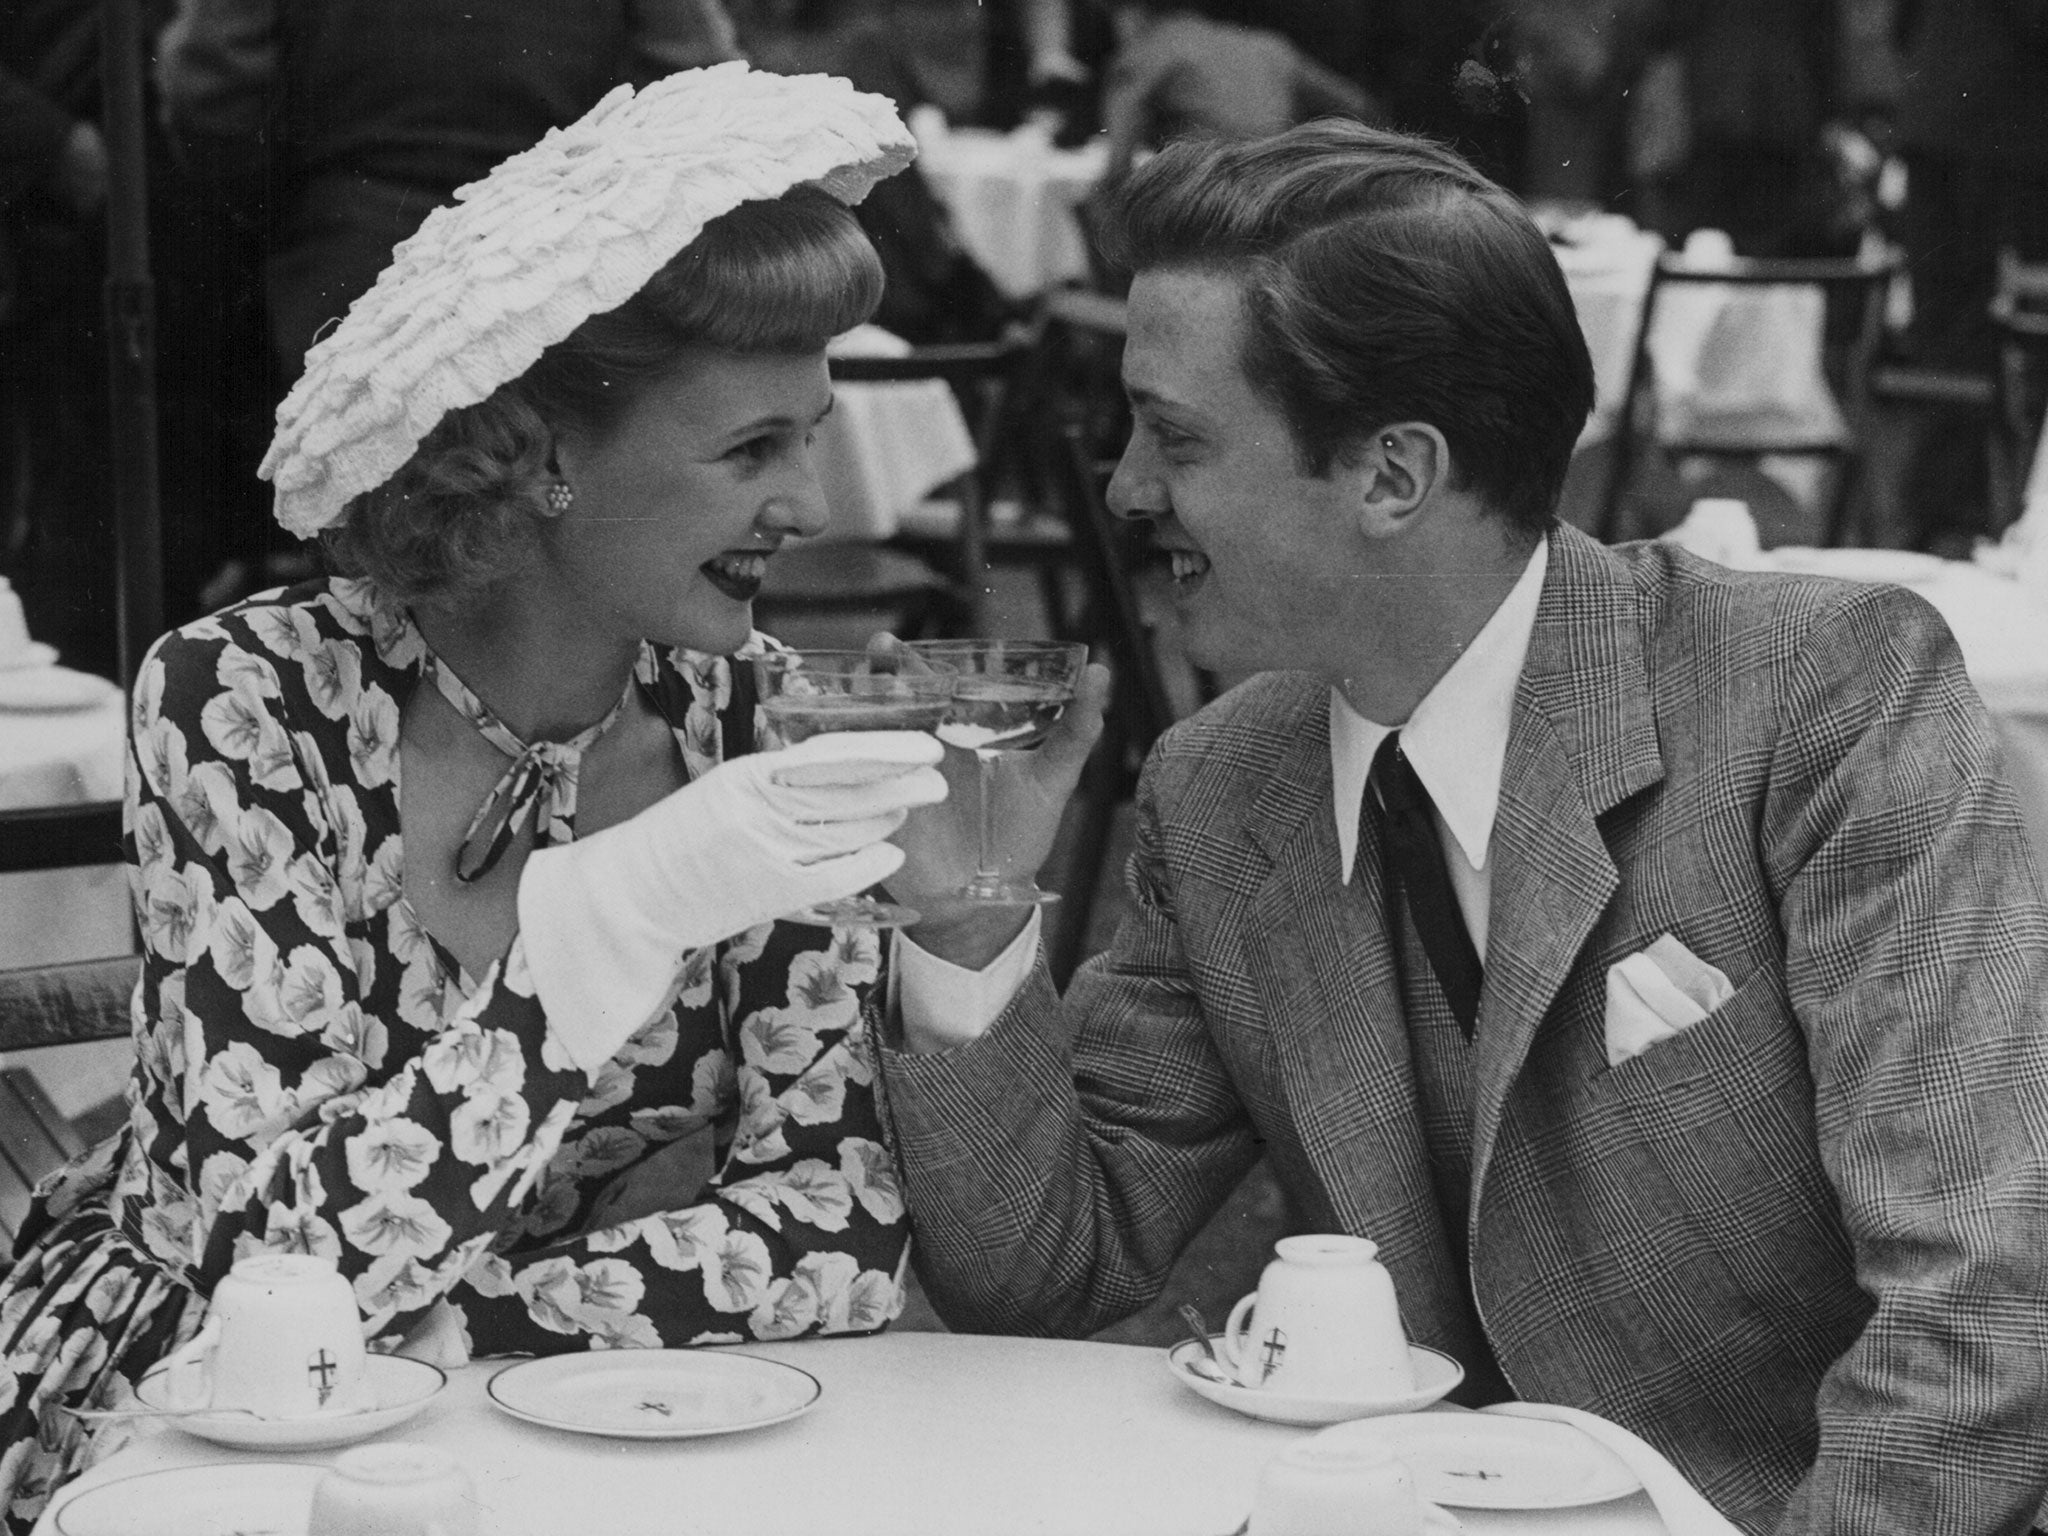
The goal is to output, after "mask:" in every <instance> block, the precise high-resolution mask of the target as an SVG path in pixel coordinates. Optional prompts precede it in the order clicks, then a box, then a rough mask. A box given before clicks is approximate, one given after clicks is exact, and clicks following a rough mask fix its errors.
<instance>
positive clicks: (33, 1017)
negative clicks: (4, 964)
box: [0, 955, 142, 1268]
mask: <svg viewBox="0 0 2048 1536" xmlns="http://www.w3.org/2000/svg"><path fill="white" fill-rule="evenodd" d="M141 968H142V962H141V960H140V959H139V958H137V957H136V956H133V955H125V956H122V957H120V958H118V959H112V960H86V961H80V962H76V963H74V964H70V965H50V966H39V967H35V968H33V969H27V970H13V971H0V1268H4V1267H5V1266H4V1255H5V1253H6V1251H7V1250H8V1249H9V1248H11V1247H12V1246H13V1242H14V1234H15V1233H16V1232H17V1231H18V1230H19V1229H20V1226H21V1222H22V1219H23V1217H25V1216H26V1215H27V1213H28V1206H29V1197H30V1195H31V1193H32V1192H33V1191H34V1189H35V1186H36V1182H37V1181H38V1180H39V1179H41V1178H42V1177H43V1176H44V1175H45V1174H47V1173H49V1172H51V1171H52V1170H53V1169H55V1168H58V1167H61V1166H62V1165H63V1164H64V1163H65V1162H67V1161H68V1160H70V1159H71V1158H74V1157H76V1156H77V1155H78V1154H79V1153H81V1152H83V1151H84V1150H85V1149H86V1147H87V1146H88V1145H90V1144H91V1143H92V1142H94V1141H97V1140H98V1139H99V1138H100V1137H101V1136H103V1135H105V1134H107V1133H108V1132H109V1131H111V1130H113V1129H114V1128H115V1127H116V1126H117V1125H118V1124H119V1123H120V1120H121V1118H122V1111H121V1105H120V1101H119V1100H118V1099H117V1100H114V1101H111V1102H110V1103H107V1104H102V1105H96V1106H93V1107H92V1108H90V1109H88V1110H86V1111H85V1112H84V1113H83V1114H81V1115H78V1116H76V1117H72V1116H67V1115H65V1114H63V1113H62V1112H61V1111H60V1110H59V1109H58V1108H57V1106H56V1105H55V1104H53V1103H52V1102H51V1100H50V1097H49V1095H48V1094H47V1093H46V1092H45V1091H44V1088H43V1084H42V1082H41V1081H40V1080H39V1079H38V1077H37V1075H36V1073H35V1072H34V1071H33V1070H32V1069H31V1068H30V1067H29V1066H28V1065H27V1064H26V1063H24V1062H21V1061H18V1060H15V1061H7V1060H4V1057H5V1055H6V1054H7V1053H12V1052H15V1051H31V1050H33V1051H45V1050H49V1049H52V1048H57V1047H72V1046H79V1045H85V1044H88V1043H90V1042H93V1041H101V1040H117V1039H125V1038H126V1037H127V1036H128V1033H129V1013H130V1008H131V1005H132V1001H133V998H134V995H135V984H136V981H137V978H138V977H139V976H140V974H141Z"/></svg>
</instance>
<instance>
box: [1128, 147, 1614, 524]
mask: <svg viewBox="0 0 2048 1536" xmlns="http://www.w3.org/2000/svg"><path fill="white" fill-rule="evenodd" d="M1104 237H1105V246H1106V247H1107V250H1108V253H1109V255H1110V256H1111V258H1112V259H1113V260H1114V261H1115V262H1116V263H1117V264H1118V265H1119V266H1121V267H1123V268H1124V269H1125V270H1127V271H1131V272H1134V273H1135V272H1142V271H1145V270H1146V269H1148V268H1168V269H1178V270H1185V271H1195V272H1204V273H1210V274H1214V275H1217V276H1220V277H1224V278H1226V279H1228V280H1229V281H1231V282H1233V283H1234V284H1235V285H1236V286H1237V289H1238V291H1239V293H1240V294H1241V296H1242V300H1243V306H1244V307H1243V328H1242V329H1243V343H1242V353H1241V358H1240V361H1241V364H1242V366H1243V368H1244V372H1245V377H1246V378H1247V379H1248V380H1249V381H1250V383H1251V385H1252V387H1253V388H1254V389H1255V390H1257V391H1258V392H1259V393H1260V394H1261V395H1263V396H1264V397H1265V398H1266V399H1268V400H1270V401H1271V402H1272V403H1273V404H1274V406H1275V407H1276V408H1277V409H1278V410H1279V411H1280V412H1281V414H1282V415H1283V416H1284V417H1285V418H1286V420H1287V422H1288V424H1289V426H1290V427H1291V428H1292V430H1293V433H1294V439H1295V445H1296V447H1297V449H1298V450H1299V451H1300V454H1301V458H1302V462H1303V465H1304V467H1305V468H1306V469H1307V470H1308V471H1309V472H1310V473H1312V474H1317V475H1322V474H1327V473H1328V472H1329V470H1330V467H1331V466H1332V465H1333V464H1334V463H1337V462H1339V461H1343V460H1347V459H1350V458H1352V457H1353V456H1355V455H1356V454H1358V453H1359V452H1361V451H1362V450H1363V449H1364V447H1365V445H1367V444H1368V443H1370V442H1371V441H1372V439H1373V438H1374V436H1376V435H1377V434H1378V432H1379V431H1380V429H1381V428H1383V427H1385V426H1388V425H1390V424H1392V423H1394V422H1398V421H1426V422H1429V423H1431V424H1432V425H1434V426H1435V427H1436V428H1437V429H1438V430H1439V431H1441V432H1442V433H1443V435H1444V438H1445V440H1446V441H1447V442H1448V443H1449V444H1450V449H1451V462H1452V467H1453V470H1454V472H1455V473H1456V474H1457V475H1458V477H1459V479H1458V481H1457V482H1455V483H1457V484H1459V485H1460V487H1461V488H1464V489H1469V490H1472V491H1474V492H1475V493H1477V494H1478V495H1479V496H1480V497H1481V498H1482V499H1483V500H1484V502H1485V503H1486V504H1487V506H1488V507H1490V508H1491V509H1492V510H1494V511H1495V512H1496V513H1498V514H1499V515H1501V516H1503V517H1505V518H1507V519H1508V520H1509V521H1510V522H1512V523H1514V524H1515V525H1516V526H1517V527H1520V528H1524V529H1528V530H1530V531H1541V530H1542V529H1544V528H1547V527H1548V526H1549V525H1550V522H1551V520H1552V518H1553V517H1554V516H1555V514H1556V509H1557V499H1558V494H1559V491H1560V489H1561V488H1562V486H1563V484H1564V474H1565V467H1566V465H1567V464H1568V463H1569V462H1570V459H1571V454H1572V448H1573V445H1574V444H1575V443H1576V442H1577V441H1578V436H1579V432H1580V430H1581V429H1582V428H1583V427H1584V426H1585V423H1586V416H1587V413H1588V412H1589V411H1590V410H1591V409H1592V405H1593V365H1592V361H1591V359H1590V358H1589V357H1588V356H1587V354H1586V342H1585V338H1584V336H1583V335H1581V333H1580V331H1579V322H1578V317H1577V315H1576V314H1575V312H1574V311H1573V309H1572V301H1571V294H1570V293H1569V291H1568V290H1567V289H1566V287H1565V281H1564V274H1563V273H1562V272H1561V271H1560V270H1559V268H1558V264H1557V260H1556V258H1555V257H1554V256H1553V255H1552V254H1551V252H1550V247H1549V244H1548V243H1547V242H1546V241H1545V240H1544V238H1543V236H1542V234H1541V233H1540V232H1539V231H1538V230H1537V229H1536V226H1535V225H1534V224H1532V223H1531V222H1530V221H1529V218H1528V216H1527V214H1525V213H1524V212H1523V210H1522V207H1521V205H1520V203H1518V202H1517V201H1516V200H1515V198H1514V197H1513V196H1512V195H1511V194H1509V193H1508V192H1506V191H1504V190H1503V189H1502V188H1500V187H1499V186H1496V185H1495V184H1494V183H1493V182H1491V181H1488V180H1487V179H1486V178H1485V177H1484V176H1482V175H1480V174H1479V172H1478V171H1476V170H1474V169H1473V168H1472V167H1471V166H1470V165H1469V164H1467V163H1466V162H1465V161H1464V160H1463V159H1461V158H1460V157H1459V156H1458V155H1457V154H1455V153H1454V152H1453V151H1451V150H1449V149H1446V148H1445V147H1443V146H1442V145H1440V144H1436V143H1434V142H1432V141H1430V140H1428V139H1421V138H1415V137H1412V136H1410V135H1407V134H1399V133H1390V132H1387V131H1385V130H1383V129H1377V128H1368V127H1366V126H1364V125H1363V124H1360V123H1355V122H1347V121H1338V120H1328V121H1322V122H1314V123H1309V124H1306V125H1304V126H1302V127H1299V128H1295V129H1291V130H1290V131H1288V132H1286V133H1282V134H1276V135H1274V136H1273V137H1271V138H1265V139H1255V140H1250V141H1240V142H1235V143H1231V142H1217V141H1209V142H1194V141H1183V142H1180V143H1176V144H1171V145H1168V146H1167V148H1166V149H1164V150H1162V151H1161V152H1160V153H1159V154H1158V155H1156V156H1154V157H1153V158H1152V159H1151V160H1150V161H1148V162H1147V163H1146V164H1145V165H1143V166H1141V167H1140V168H1139V169H1138V170H1137V171H1136V172H1134V173H1133V175H1132V176H1131V178H1130V180H1129V181H1128V182H1127V183H1126V184H1125V186H1124V188H1123V190H1122V192H1121V194H1120V196H1119V197H1118V198H1117V200H1116V203H1115V206H1114V208H1113V210H1112V212H1111V215H1110V217H1109V219H1108V220H1107V221H1106V227H1105V229H1104Z"/></svg>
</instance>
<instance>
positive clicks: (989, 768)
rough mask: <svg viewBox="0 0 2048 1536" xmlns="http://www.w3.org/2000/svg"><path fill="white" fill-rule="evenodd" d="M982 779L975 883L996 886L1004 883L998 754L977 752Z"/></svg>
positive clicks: (976, 756) (976, 757)
mask: <svg viewBox="0 0 2048 1536" xmlns="http://www.w3.org/2000/svg"><path fill="white" fill-rule="evenodd" d="M974 756H975V759H976V761H977V763H978V764H979V767H980V778H981V858H980V860H979V862H978V864H977V866H976V868H975V871H974V883H975V884H976V885H979V886H994V885H1000V884H1001V883H1002V878H1003V873H1002V871H1001V870H999V869H997V868H996V795H995V789H996V754H995V753H993V752H976V753H975V754H974Z"/></svg>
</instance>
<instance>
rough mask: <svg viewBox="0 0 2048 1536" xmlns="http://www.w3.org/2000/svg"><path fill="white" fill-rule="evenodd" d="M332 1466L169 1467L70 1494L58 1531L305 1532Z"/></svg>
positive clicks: (186, 1535)
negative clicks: (318, 1486)
mask: <svg viewBox="0 0 2048 1536" xmlns="http://www.w3.org/2000/svg"><path fill="white" fill-rule="evenodd" d="M326 1472H327V1469H326V1468H325V1467H315V1466H307V1465H301V1464H299V1463H296V1462H289V1461H257V1462H221V1463H217V1464H212V1465H208V1466H202V1467H166V1468H163V1469H161V1470H159V1471H155V1472H138V1473H136V1474H134V1475H133V1476H132V1477H118V1478H115V1479H114V1480H113V1481H112V1482H110V1483H101V1484H100V1485H99V1486H97V1487H95V1488H88V1489H86V1490H85V1491H84V1492H83V1493H79V1494H74V1495H73V1496H72V1497H71V1498H69V1499H63V1498H62V1496H61V1495H60V1496H59V1498H60V1502H59V1503H58V1504H57V1506H56V1513H55V1514H54V1515H53V1516H52V1517H51V1519H52V1522H53V1523H54V1525H55V1527H56V1531H57V1536H250V1533H252V1532H267V1531H275V1532H281V1533H282V1532H294V1531H303V1530H305V1528H306V1522H307V1520H308V1518H309V1517H310V1516H311V1514H312V1510H313V1488H314V1485H315V1484H317V1483H318V1482H319V1481H320V1479H321V1478H322V1477H323V1476H325V1475H326Z"/></svg>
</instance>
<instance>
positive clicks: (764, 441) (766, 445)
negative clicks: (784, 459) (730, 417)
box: [727, 437, 777, 464]
mask: <svg viewBox="0 0 2048 1536" xmlns="http://www.w3.org/2000/svg"><path fill="white" fill-rule="evenodd" d="M776 447H777V444H776V441H775V439H774V438H772V437H750V438H748V439H747V440H746V441H745V442H744V443H741V444H739V445H738V446H737V447H735V448H734V449H733V450H732V451H731V453H729V454H728V455H727V457H728V458H734V459H738V460H740V461H741V462H742V463H746V464H766V463H767V462H768V461H769V460H770V459H772V458H774V457H775V450H776Z"/></svg>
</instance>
